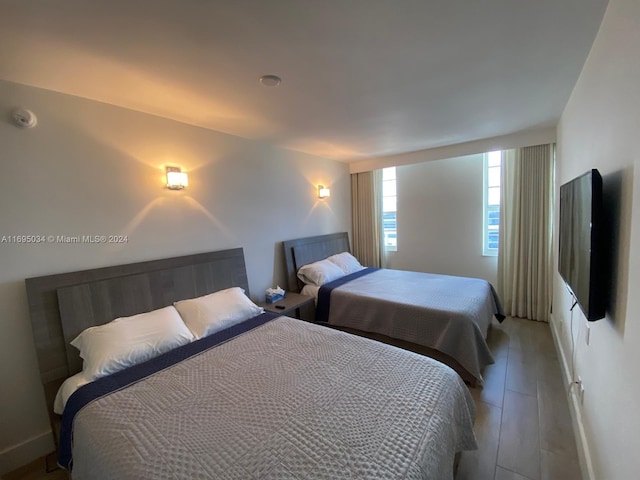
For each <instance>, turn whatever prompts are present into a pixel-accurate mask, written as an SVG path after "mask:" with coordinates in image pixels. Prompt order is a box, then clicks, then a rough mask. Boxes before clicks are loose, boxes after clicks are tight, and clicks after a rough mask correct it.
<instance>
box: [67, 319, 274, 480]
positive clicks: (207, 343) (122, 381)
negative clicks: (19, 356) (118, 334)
mask: <svg viewBox="0 0 640 480" xmlns="http://www.w3.org/2000/svg"><path fill="white" fill-rule="evenodd" d="M278 317H280V315H277V314H275V313H263V314H261V315H258V316H257V317H253V318H250V319H249V320H245V321H244V322H241V323H238V324H237V325H233V326H232V327H229V328H227V329H225V330H222V331H220V332H217V333H214V334H213V335H210V336H208V337H205V338H201V339H200V340H196V341H194V342H192V343H188V344H187V345H183V346H181V347H178V348H176V349H173V350H170V351H168V352H166V353H163V354H162V355H159V356H157V357H155V358H152V359H151V360H148V361H146V362H144V363H140V364H138V365H134V366H133V367H130V368H127V369H125V370H121V371H120V372H116V373H114V374H112V375H108V376H106V377H102V378H99V379H98V380H95V381H93V382H91V383H88V384H86V385H83V386H82V387H80V388H79V389H78V390H76V391H75V392H74V393H73V395H71V397H69V400H68V401H67V405H66V406H65V409H64V413H63V415H62V425H61V429H60V446H59V448H58V464H59V465H60V466H61V467H62V468H65V469H67V470H71V464H72V460H73V459H72V438H73V419H74V418H75V416H76V414H77V413H78V412H79V411H80V410H81V409H82V408H83V407H84V406H85V405H87V404H88V403H90V402H92V401H93V400H96V399H98V398H100V397H103V396H104V395H107V394H109V393H111V392H114V391H116V390H120V389H121V388H124V387H126V386H128V385H131V384H132V383H134V382H137V381H139V380H142V379H143V378H146V377H148V376H150V375H153V374H154V373H156V372H159V371H160V370H164V369H166V368H168V367H170V366H172V365H175V364H176V363H179V362H181V361H183V360H186V359H188V358H190V357H193V356H194V355H197V354H199V353H201V352H204V351H205V350H208V349H210V348H212V347H215V346H216V345H219V344H221V343H224V342H226V341H227V340H230V339H232V338H233V337H236V336H238V335H240V334H242V333H245V332H248V331H249V330H252V329H254V328H256V327H259V326H260V325H264V324H265V323H267V322H270V321H271V320H273V319H275V318H278Z"/></svg>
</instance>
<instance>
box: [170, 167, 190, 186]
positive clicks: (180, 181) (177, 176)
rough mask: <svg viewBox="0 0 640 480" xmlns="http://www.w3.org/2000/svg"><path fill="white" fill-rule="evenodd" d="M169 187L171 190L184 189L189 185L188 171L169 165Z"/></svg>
mask: <svg viewBox="0 0 640 480" xmlns="http://www.w3.org/2000/svg"><path fill="white" fill-rule="evenodd" d="M166 171H167V188H168V189H169V190H182V189H183V188H185V187H187V186H189V178H188V177H187V174H186V172H183V171H181V170H180V168H178V167H167V169H166Z"/></svg>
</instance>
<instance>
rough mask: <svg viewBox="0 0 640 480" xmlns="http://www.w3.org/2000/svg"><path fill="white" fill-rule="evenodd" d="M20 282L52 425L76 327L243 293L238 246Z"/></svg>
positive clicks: (73, 369) (73, 357)
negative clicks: (237, 290)
mask: <svg viewBox="0 0 640 480" xmlns="http://www.w3.org/2000/svg"><path fill="white" fill-rule="evenodd" d="M26 286H27V297H28V301H29V312H30V315H31V324H32V326H33V335H34V341H35V346H36V352H37V355H38V365H39V368H40V378H41V380H42V383H43V385H44V389H45V396H46V400H47V407H48V408H49V413H50V415H51V416H52V426H53V425H54V421H53V414H52V412H53V400H54V397H55V393H56V391H57V388H58V386H59V385H60V384H61V383H62V381H64V379H66V378H67V377H69V376H70V375H73V374H74V373H77V372H79V371H80V370H81V368H82V363H81V361H80V357H79V355H78V352H77V351H76V350H75V348H73V347H70V346H69V341H70V340H72V339H73V338H75V336H77V335H78V334H79V333H80V332H81V331H82V330H84V329H85V328H87V327H90V326H94V325H101V324H103V323H106V322H109V321H111V320H113V319H114V318H117V317H121V316H129V315H133V314H136V313H142V312H147V311H150V310H154V309H157V308H162V307H166V306H167V305H171V304H172V303H173V302H175V301H178V300H184V299H186V298H193V297H197V296H201V295H206V294H208V293H212V292H215V291H217V290H223V289H225V288H229V287H242V288H244V289H245V291H246V292H247V295H248V294H249V285H248V281H247V272H246V268H245V262H244V252H243V250H242V248H236V249H232V250H223V251H219V252H209V253H200V254H195V255H187V256H182V257H174V258H167V259H162V260H153V261H148V262H140V263H132V264H127V265H118V266H114V267H104V268H97V269H93V270H83V271H79V272H70V273H62V274H58V275H48V276H44V277H36V278H29V279H27V280H26ZM54 430H55V429H54ZM54 433H55V432H54Z"/></svg>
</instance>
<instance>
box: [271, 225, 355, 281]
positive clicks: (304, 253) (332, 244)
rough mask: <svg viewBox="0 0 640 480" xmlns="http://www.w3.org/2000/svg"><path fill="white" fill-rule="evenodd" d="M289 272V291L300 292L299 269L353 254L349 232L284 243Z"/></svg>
mask: <svg viewBox="0 0 640 480" xmlns="http://www.w3.org/2000/svg"><path fill="white" fill-rule="evenodd" d="M282 244H283V246H284V260H285V265H286V270H287V290H289V291H291V292H299V291H300V289H301V288H302V283H301V282H300V281H299V280H298V277H297V273H298V269H299V268H300V267H301V266H303V265H306V264H308V263H312V262H316V261H318V260H322V259H324V258H327V257H329V256H331V255H334V254H336V253H342V252H351V249H350V248H349V234H348V233H347V232H340V233H332V234H329V235H319V236H316V237H306V238H297V239H295V240H287V241H286V242H282Z"/></svg>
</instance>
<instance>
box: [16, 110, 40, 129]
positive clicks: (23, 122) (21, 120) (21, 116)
mask: <svg viewBox="0 0 640 480" xmlns="http://www.w3.org/2000/svg"><path fill="white" fill-rule="evenodd" d="M11 119H12V120H13V123H14V124H15V126H16V127H20V128H33V127H35V126H36V125H37V124H38V117H36V114H35V113H33V112H32V111H31V110H27V109H26V108H16V109H15V110H14V111H13V113H11Z"/></svg>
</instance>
